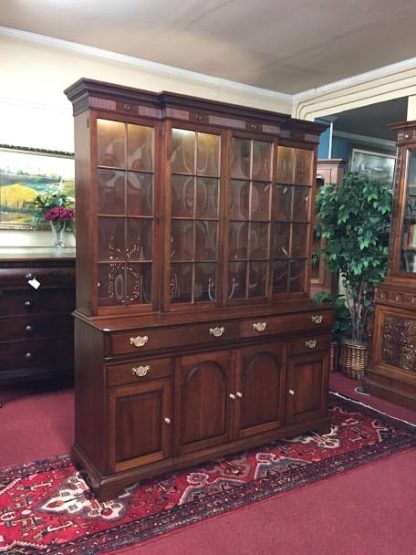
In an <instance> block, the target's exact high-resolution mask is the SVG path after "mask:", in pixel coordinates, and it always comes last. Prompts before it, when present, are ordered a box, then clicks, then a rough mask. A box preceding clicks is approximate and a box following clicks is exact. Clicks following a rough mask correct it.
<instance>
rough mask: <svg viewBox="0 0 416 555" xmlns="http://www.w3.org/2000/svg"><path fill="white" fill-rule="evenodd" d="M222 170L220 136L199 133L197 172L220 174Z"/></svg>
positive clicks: (201, 173) (199, 173)
mask: <svg viewBox="0 0 416 555" xmlns="http://www.w3.org/2000/svg"><path fill="white" fill-rule="evenodd" d="M219 172H220V138H219V136H218V135H211V134H209V133H198V147H197V159H196V173H197V174H198V175H212V176H218V175H219Z"/></svg>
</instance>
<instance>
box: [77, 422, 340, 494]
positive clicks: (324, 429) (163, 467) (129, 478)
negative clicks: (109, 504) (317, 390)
mask: <svg viewBox="0 0 416 555" xmlns="http://www.w3.org/2000/svg"><path fill="white" fill-rule="evenodd" d="M330 429H331V425H330V419H329V417H322V418H319V419H316V420H315V421H312V422H310V423H309V422H308V428H307V430H305V424H303V425H302V424H296V425H290V426H285V428H284V429H283V428H282V430H281V431H280V430H279V431H278V432H276V431H274V432H273V433H268V434H262V435H261V436H260V435H259V436H255V437H251V438H244V439H242V440H237V441H234V442H232V443H227V444H226V445H221V446H218V447H215V448H211V449H207V450H204V451H203V452H198V453H193V454H191V455H189V454H188V455H186V456H178V457H175V458H169V459H165V460H163V461H160V462H157V463H153V464H150V465H145V466H142V467H134V468H132V469H131V470H127V471H123V472H118V473H117V474H103V473H102V472H100V470H98V469H97V468H96V467H95V465H94V464H93V463H92V462H91V461H90V459H89V457H88V455H86V453H85V452H84V451H83V449H82V448H80V447H79V446H78V445H77V444H76V443H75V444H74V446H73V447H72V452H71V456H72V461H73V462H74V464H75V465H77V466H80V467H82V469H83V470H85V471H86V472H87V474H88V481H89V486H90V487H91V489H92V491H93V492H94V495H95V497H96V499H97V500H98V501H108V500H109V499H114V498H115V497H117V496H118V495H119V494H120V492H121V490H122V489H123V488H125V487H127V486H129V485H132V484H134V483H135V482H137V481H139V480H143V479H148V478H153V477H155V476H158V475H161V474H164V473H166V472H172V471H174V470H178V469H180V468H186V467H189V466H191V465H193V464H199V463H203V462H205V461H208V460H212V459H215V458H219V457H223V456H225V455H231V454H232V453H238V452H240V451H244V450H245V449H250V448H252V447H258V446H260V445H266V444H267V443H269V442H271V441H276V440H278V439H282V438H290V437H294V436H296V435H299V434H302V433H307V431H310V430H313V431H316V432H319V433H320V434H325V433H328V432H329V431H330Z"/></svg>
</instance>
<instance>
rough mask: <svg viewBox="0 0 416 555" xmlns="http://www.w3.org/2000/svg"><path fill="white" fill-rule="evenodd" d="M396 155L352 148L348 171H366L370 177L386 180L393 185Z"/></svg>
mask: <svg viewBox="0 0 416 555" xmlns="http://www.w3.org/2000/svg"><path fill="white" fill-rule="evenodd" d="M395 164H396V157H395V156H394V155H390V154H384V153H381V152H373V151H370V150H361V149H359V148H353V149H352V153H351V163H350V171H352V172H357V173H366V174H368V176H369V177H370V178H371V179H376V180H378V181H386V182H388V183H390V184H391V185H393V177H394V168H395Z"/></svg>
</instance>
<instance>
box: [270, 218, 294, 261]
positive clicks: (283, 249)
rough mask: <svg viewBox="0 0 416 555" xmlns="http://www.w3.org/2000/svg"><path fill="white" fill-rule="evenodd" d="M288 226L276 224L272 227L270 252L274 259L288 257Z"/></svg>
mask: <svg viewBox="0 0 416 555" xmlns="http://www.w3.org/2000/svg"><path fill="white" fill-rule="evenodd" d="M289 232H290V224H284V223H278V224H274V225H273V238H272V252H273V257H275V258H287V257H288V256H289V237H290V235H289Z"/></svg>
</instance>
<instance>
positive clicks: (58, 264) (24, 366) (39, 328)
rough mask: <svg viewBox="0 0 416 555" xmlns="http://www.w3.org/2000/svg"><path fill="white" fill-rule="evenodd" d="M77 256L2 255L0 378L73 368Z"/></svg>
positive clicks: (6, 380) (53, 374) (21, 378)
mask: <svg viewBox="0 0 416 555" xmlns="http://www.w3.org/2000/svg"><path fill="white" fill-rule="evenodd" d="M74 306H75V261H74V258H73V257H70V256H68V257H53V258H51V257H48V256H46V255H45V256H39V255H33V254H32V255H30V254H29V255H25V256H23V255H16V256H13V255H7V256H5V255H0V383H13V382H17V381H28V380H35V379H36V380H37V379H43V378H48V377H58V376H62V375H65V374H71V373H72V372H73V358H74V357H73V339H74V331H73V327H74V326H73V318H72V315H71V312H72V311H73V309H74Z"/></svg>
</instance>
